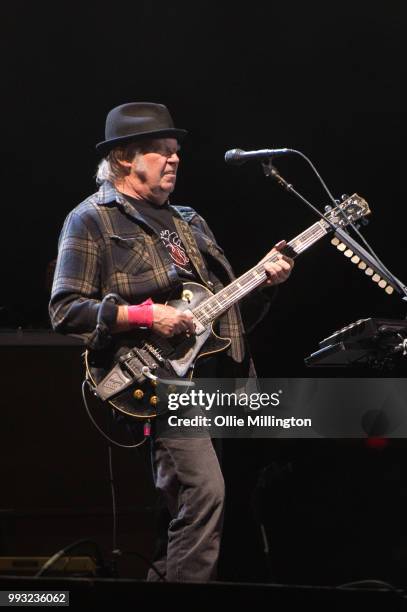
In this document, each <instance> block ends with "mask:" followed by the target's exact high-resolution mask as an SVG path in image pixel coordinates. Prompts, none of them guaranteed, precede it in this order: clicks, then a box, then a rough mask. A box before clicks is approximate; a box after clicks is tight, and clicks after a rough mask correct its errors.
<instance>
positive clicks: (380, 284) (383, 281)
mask: <svg viewBox="0 0 407 612" xmlns="http://www.w3.org/2000/svg"><path fill="white" fill-rule="evenodd" d="M378 284H379V287H380V289H384V288H385V287H386V285H387V282H386V281H385V280H384V278H382V280H381V281H379V283H378Z"/></svg>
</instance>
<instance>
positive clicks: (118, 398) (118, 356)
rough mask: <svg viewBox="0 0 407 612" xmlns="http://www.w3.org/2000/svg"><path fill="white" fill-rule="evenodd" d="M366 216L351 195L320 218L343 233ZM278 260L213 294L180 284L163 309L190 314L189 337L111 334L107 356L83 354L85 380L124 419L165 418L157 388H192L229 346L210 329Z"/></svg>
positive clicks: (290, 249) (289, 250)
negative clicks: (206, 363) (206, 360)
mask: <svg viewBox="0 0 407 612" xmlns="http://www.w3.org/2000/svg"><path fill="white" fill-rule="evenodd" d="M369 213H370V209H369V206H368V204H367V202H366V201H365V200H364V199H363V198H361V197H359V196H358V195H357V194H353V195H352V196H350V197H349V198H347V199H346V200H345V201H344V202H342V203H341V204H339V205H338V206H337V207H336V208H334V209H332V210H330V211H329V212H327V213H326V215H325V217H326V218H328V219H329V220H330V221H331V222H333V223H334V224H335V226H338V225H339V226H341V227H346V226H347V225H349V223H352V222H356V221H358V219H360V218H361V217H364V216H366V215H368V214H369ZM330 231H331V226H330V225H329V223H328V222H327V221H325V220H323V219H321V220H320V221H318V222H317V223H314V224H313V225H311V227H309V228H308V229H307V230H305V231H304V232H302V233H301V234H299V235H298V236H297V237H296V238H294V239H293V240H291V241H290V242H289V243H288V244H287V245H286V246H285V247H284V248H283V250H282V251H281V252H282V253H284V254H286V255H288V256H289V257H293V258H294V257H296V256H297V255H299V254H300V253H302V252H303V251H305V250H307V249H308V248H309V247H310V246H311V245H312V244H314V243H315V242H317V241H318V240H319V239H320V238H322V237H323V236H325V235H326V234H328V233H329V232H330ZM278 257H279V255H278V253H273V254H272V255H270V256H269V257H268V258H267V259H266V260H262V261H261V262H260V263H258V264H257V265H256V266H254V267H253V268H251V269H250V270H248V271H247V272H245V273H244V274H243V275H242V276H240V277H239V278H237V279H236V280H234V281H233V282H232V283H230V284H229V285H227V286H226V287H224V288H223V289H222V290H221V291H219V292H218V293H216V294H213V293H212V292H211V291H210V290H209V289H207V288H206V287H204V286H203V285H200V284H199V283H194V282H187V283H184V284H183V287H182V289H181V291H180V293H179V294H178V295H177V296H174V299H170V300H169V301H167V302H166V303H167V304H168V305H170V306H173V307H174V308H177V309H178V310H181V311H185V310H189V311H190V312H191V313H192V315H193V317H194V323H195V335H193V336H189V337H187V336H186V335H185V334H180V335H178V336H174V337H172V338H163V337H161V336H159V335H158V334H156V333H155V332H152V331H143V332H142V331H140V330H136V331H134V332H131V334H127V335H125V334H116V335H115V337H114V342H113V346H111V347H110V346H109V348H108V349H107V350H101V351H90V350H87V351H86V353H85V364H86V372H87V378H88V381H89V382H90V384H91V385H92V387H93V390H94V392H95V394H96V395H97V396H98V397H99V398H100V399H101V400H102V401H104V402H109V404H110V405H111V406H113V408H115V409H116V410H118V411H120V412H122V413H124V414H126V415H128V416H132V417H136V418H143V419H146V418H153V417H155V416H157V414H160V413H162V412H165V411H166V403H165V401H160V397H159V395H158V393H157V389H156V388H157V386H158V385H160V386H161V385H166V386H167V388H168V389H169V390H170V391H172V392H174V391H178V392H182V387H183V386H188V385H190V384H191V382H190V381H191V378H192V375H193V370H194V367H195V364H196V362H197V361H198V360H199V359H202V357H204V356H208V355H211V354H213V353H217V352H220V351H224V350H225V349H227V348H228V347H229V346H230V344H231V340H230V339H229V338H221V337H220V336H218V335H217V334H216V333H215V332H214V330H213V327H212V325H213V323H214V322H215V321H216V319H217V318H218V317H219V316H220V315H222V314H223V313H225V312H226V311H227V310H228V309H229V308H230V307H231V306H232V305H233V304H235V303H236V302H238V301H240V300H241V299H242V298H243V297H245V296H246V295H247V294H249V293H250V292H251V291H253V290H254V289H256V288H257V287H259V286H260V285H262V284H263V283H264V281H265V280H266V273H265V271H264V262H265V261H277V259H278Z"/></svg>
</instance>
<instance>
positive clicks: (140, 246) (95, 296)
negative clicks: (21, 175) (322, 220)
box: [49, 181, 247, 363]
mask: <svg viewBox="0 0 407 612" xmlns="http://www.w3.org/2000/svg"><path fill="white" fill-rule="evenodd" d="M172 208H173V210H174V222H175V225H176V227H177V230H178V232H179V235H180V237H181V239H182V240H183V243H184V246H185V248H186V251H187V253H188V255H189V257H190V259H191V260H192V261H194V258H195V259H196V257H197V256H198V257H200V258H201V261H202V264H203V267H201V268H200V270H198V273H200V276H201V278H200V281H201V282H202V283H203V284H205V285H206V286H208V288H210V289H211V290H212V291H214V292H216V291H218V290H219V289H221V288H222V286H223V285H222V284H221V282H220V281H219V279H218V278H217V277H216V276H215V275H214V274H213V272H212V271H211V270H208V268H207V266H206V261H207V260H206V261H205V260H204V257H205V255H206V254H209V255H210V256H211V257H212V258H214V259H215V260H216V261H217V262H218V264H220V266H221V267H222V268H223V270H224V272H225V273H226V275H227V278H229V280H230V281H232V280H233V279H234V274H233V271H232V268H231V266H230V264H229V262H228V260H227V259H226V257H225V256H224V253H223V250H222V249H221V248H220V247H219V245H218V244H217V243H216V240H215V237H214V235H213V233H212V232H211V230H210V229H209V227H208V225H207V223H206V222H205V220H204V219H203V218H202V217H200V216H199V215H198V214H197V213H196V212H195V211H194V210H193V209H192V208H190V207H184V206H173V207H172ZM180 283H181V281H180V278H179V276H178V274H177V271H176V268H175V266H174V263H173V262H172V260H171V258H170V256H169V254H168V252H167V249H166V248H165V247H164V245H163V244H162V241H161V239H160V237H159V236H158V235H157V234H156V233H155V232H154V231H153V230H152V228H151V227H150V226H149V225H148V223H147V221H146V220H145V219H144V218H143V217H142V216H141V215H140V214H139V213H138V212H137V211H136V210H135V208H134V207H133V206H132V205H131V204H130V203H129V202H127V200H126V199H125V198H124V197H123V195H122V194H121V193H120V192H118V191H117V190H116V189H115V188H114V186H113V185H112V184H111V183H110V182H108V181H106V182H105V183H103V184H102V186H101V187H100V189H99V191H98V192H97V193H95V194H93V195H92V196H90V197H89V198H87V199H86V200H84V201H83V202H82V203H81V204H79V205H78V206H77V207H76V208H75V209H73V210H72V212H71V213H70V214H69V215H68V216H67V218H66V220H65V223H64V226H63V229H62V232H61V235H60V238H59V249H58V259H57V264H56V269H55V275H54V282H53V287H52V293H51V301H50V305H49V313H50V318H51V323H52V326H53V329H54V330H55V331H58V332H61V333H68V334H76V335H82V336H83V338H84V340H85V341H86V340H87V339H88V338H89V336H90V334H91V332H92V331H93V330H94V329H95V326H96V323H97V315H98V309H99V307H100V304H101V300H102V299H103V297H104V296H105V295H107V294H108V293H117V294H118V295H120V296H121V297H122V298H123V299H124V300H126V301H127V302H129V303H131V304H137V303H140V302H142V301H143V300H145V299H147V298H148V297H151V298H152V299H153V300H154V301H155V302H164V301H165V299H166V297H167V296H168V294H169V293H170V292H171V290H173V289H175V288H176V287H177V286H179V285H180ZM108 306H109V310H108V311H107V313H104V315H105V320H106V316H107V319H108V323H110V324H111V323H113V322H114V321H115V319H116V313H117V306H115V305H114V304H109V305H108ZM219 332H220V335H221V336H225V337H228V338H231V341H232V344H231V347H230V348H229V351H228V353H229V355H230V357H232V359H233V361H235V362H237V363H241V362H242V361H243V359H244V357H245V353H246V348H245V341H244V327H243V323H242V318H241V315H240V310H239V307H238V306H237V305H235V306H232V307H231V308H230V309H229V310H228V311H227V312H226V313H225V314H224V315H222V316H221V317H220V319H219ZM246 357H247V355H246Z"/></svg>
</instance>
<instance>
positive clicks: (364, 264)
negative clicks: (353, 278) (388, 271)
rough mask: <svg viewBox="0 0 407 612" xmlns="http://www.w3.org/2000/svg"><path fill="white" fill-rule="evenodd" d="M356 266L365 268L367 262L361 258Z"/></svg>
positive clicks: (361, 268) (360, 268)
mask: <svg viewBox="0 0 407 612" xmlns="http://www.w3.org/2000/svg"><path fill="white" fill-rule="evenodd" d="M358 268H359V270H366V268H367V264H366V263H365V262H364V261H363V260H361V261H360V262H359V264H358Z"/></svg>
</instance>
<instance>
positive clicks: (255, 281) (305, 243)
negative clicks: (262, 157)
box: [194, 194, 370, 324]
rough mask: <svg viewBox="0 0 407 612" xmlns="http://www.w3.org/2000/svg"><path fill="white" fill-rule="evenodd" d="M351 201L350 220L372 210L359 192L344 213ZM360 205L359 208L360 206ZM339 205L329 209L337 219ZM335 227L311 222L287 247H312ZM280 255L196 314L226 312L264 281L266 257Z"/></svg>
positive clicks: (202, 317) (205, 316) (203, 319)
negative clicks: (360, 196)
mask: <svg viewBox="0 0 407 612" xmlns="http://www.w3.org/2000/svg"><path fill="white" fill-rule="evenodd" d="M349 205H350V206H351V207H352V208H351V209H350V213H351V214H350V215H349V218H348V222H351V221H352V220H355V219H359V218H360V217H362V216H365V215H366V214H369V213H370V210H369V207H368V205H367V203H366V202H365V201H364V200H363V199H361V198H359V196H357V195H356V194H354V195H353V196H351V197H350V198H348V199H347V200H346V201H345V202H342V203H341V204H340V205H339V206H340V208H341V210H342V213H341V214H342V215H343V214H344V212H345V211H346V210H347V207H349ZM357 208H358V210H356V209H357ZM337 210H338V207H337V208H336V209H334V210H333V211H329V213H327V218H328V217H330V218H331V217H333V218H334V219H335V214H337ZM341 226H342V227H343V226H346V223H343V222H342V223H341ZM330 229H331V227H330V225H329V223H328V222H327V221H325V220H323V219H322V220H321V221H318V222H317V223H314V225H311V227H309V228H308V229H307V230H305V231H304V232H302V233H301V234H299V235H298V236H296V237H295V238H294V239H293V240H291V241H290V242H288V243H287V247H289V249H290V250H291V252H293V255H292V256H294V254H295V255H299V254H300V253H302V251H305V250H306V249H307V248H308V247H310V246H311V245H312V244H313V243H314V242H316V241H317V240H319V239H320V238H322V237H323V236H325V235H326V234H327V233H328V232H329V231H330ZM278 259H279V255H278V253H274V254H273V255H272V256H270V257H269V258H268V259H266V260H264V261H263V262H262V263H259V264H257V265H256V266H254V267H253V268H252V269H251V270H249V271H247V272H246V273H245V274H243V275H242V276H240V277H239V278H238V279H236V280H234V281H233V282H232V283H231V284H230V285H228V286H227V287H225V288H224V289H221V291H219V293H217V294H215V295H213V296H211V297H209V298H207V300H205V301H204V302H203V303H202V304H200V305H199V306H198V307H197V308H196V309H195V311H194V314H195V316H196V317H197V318H198V319H199V320H200V321H201V322H202V323H203V324H205V322H208V323H209V322H210V321H212V320H213V319H215V318H216V317H217V316H219V314H221V313H222V312H226V310H228V308H230V307H231V306H232V305H233V304H234V303H235V302H237V301H238V300H240V299H241V298H242V297H244V296H245V295H246V294H247V293H249V292H250V291H251V290H252V289H254V288H255V287H256V286H257V287H258V286H259V285H261V284H262V282H263V281H264V280H265V278H266V273H265V271H264V263H265V262H266V261H274V262H276V261H278Z"/></svg>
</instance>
